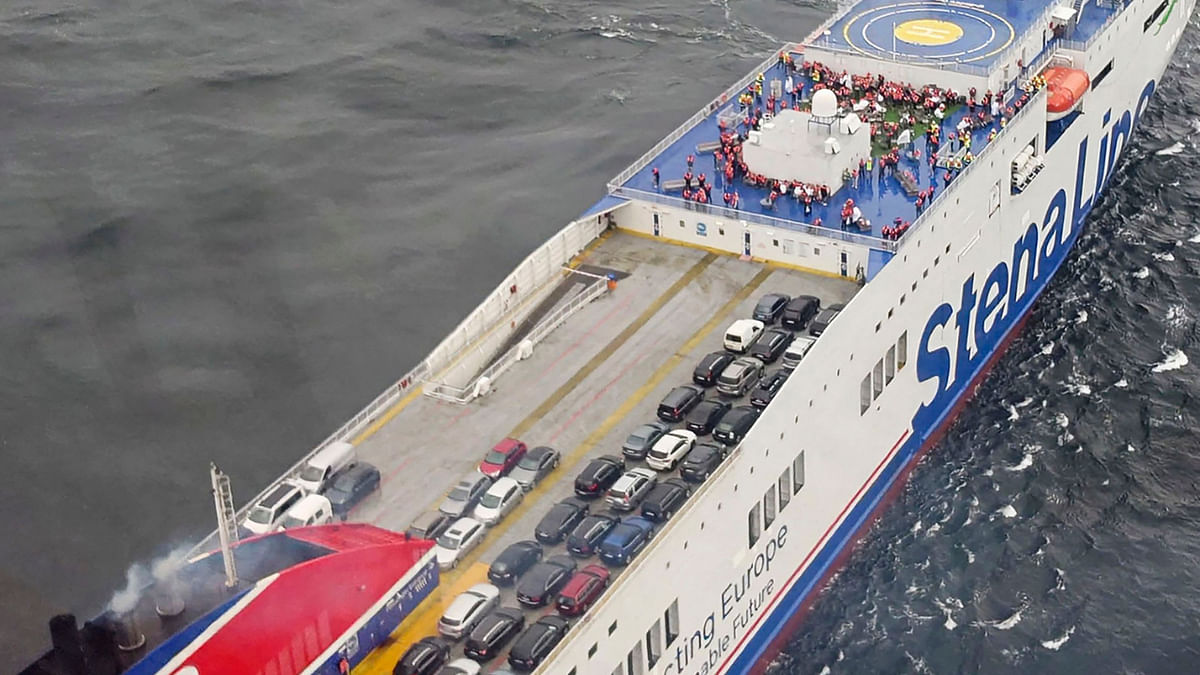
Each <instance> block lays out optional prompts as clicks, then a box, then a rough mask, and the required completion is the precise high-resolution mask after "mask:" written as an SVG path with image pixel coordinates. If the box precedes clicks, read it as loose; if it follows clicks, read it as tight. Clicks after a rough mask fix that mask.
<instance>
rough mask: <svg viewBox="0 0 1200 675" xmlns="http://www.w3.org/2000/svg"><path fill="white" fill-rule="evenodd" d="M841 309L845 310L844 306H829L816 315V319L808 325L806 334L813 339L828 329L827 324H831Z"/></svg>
mask: <svg viewBox="0 0 1200 675" xmlns="http://www.w3.org/2000/svg"><path fill="white" fill-rule="evenodd" d="M843 309H845V306H844V305H830V306H828V307H826V308H825V309H822V310H821V311H820V312H819V313H818V314H817V317H816V318H815V319H813V320H812V323H810V324H808V334H809V335H812V336H814V337H815V336H818V335H820V334H821V333H824V332H825V329H826V328H829V324H831V323H833V320H834V319H836V318H837V315H838V313H839V312H841V311H842V310H843Z"/></svg>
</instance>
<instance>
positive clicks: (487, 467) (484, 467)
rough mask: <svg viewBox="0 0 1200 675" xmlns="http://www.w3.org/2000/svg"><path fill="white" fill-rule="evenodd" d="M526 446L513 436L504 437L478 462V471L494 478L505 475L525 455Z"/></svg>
mask: <svg viewBox="0 0 1200 675" xmlns="http://www.w3.org/2000/svg"><path fill="white" fill-rule="evenodd" d="M526 451H528V448H527V447H526V446H525V444H524V443H522V442H521V441H518V440H517V439H515V438H506V439H504V440H502V441H500V442H499V443H497V444H496V445H495V446H493V447H492V449H491V451H489V452H488V454H486V455H484V457H483V461H481V462H480V463H479V473H481V474H483V475H485V476H487V477H488V478H491V479H492V480H495V479H497V478H499V477H501V476H507V475H508V472H509V471H512V470H513V468H514V467H516V466H517V462H520V461H521V458H522V457H524V456H525V453H526Z"/></svg>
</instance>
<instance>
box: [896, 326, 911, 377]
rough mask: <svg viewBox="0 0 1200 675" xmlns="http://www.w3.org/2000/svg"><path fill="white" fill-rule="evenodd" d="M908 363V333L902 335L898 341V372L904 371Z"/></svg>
mask: <svg viewBox="0 0 1200 675" xmlns="http://www.w3.org/2000/svg"><path fill="white" fill-rule="evenodd" d="M906 363H908V331H904V332H903V333H901V334H900V339H899V340H896V370H904V365H905V364H906Z"/></svg>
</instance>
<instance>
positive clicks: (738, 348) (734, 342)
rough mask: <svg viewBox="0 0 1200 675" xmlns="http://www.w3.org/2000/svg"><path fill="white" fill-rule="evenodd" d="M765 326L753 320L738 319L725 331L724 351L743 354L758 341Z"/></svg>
mask: <svg viewBox="0 0 1200 675" xmlns="http://www.w3.org/2000/svg"><path fill="white" fill-rule="evenodd" d="M764 328H766V324H764V323H763V322H761V321H757V320H755V319H738V320H737V321H734V322H733V323H731V324H729V328H726V329H725V338H724V344H725V349H728V350H729V351H731V352H734V353H736V354H745V353H746V350H747V349H750V347H751V346H752V345H753V344H754V342H755V341H756V340H758V336H759V335H761V334H762V332H763V329H764Z"/></svg>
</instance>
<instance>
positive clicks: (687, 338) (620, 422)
mask: <svg viewBox="0 0 1200 675" xmlns="http://www.w3.org/2000/svg"><path fill="white" fill-rule="evenodd" d="M585 256H586V260H585V262H587V263H589V264H592V265H598V266H601V267H607V268H612V269H616V270H620V271H622V272H627V273H628V274H629V276H628V277H627V278H625V279H623V280H622V281H621V282H620V284H619V285H618V287H617V288H616V289H615V290H614V291H612V292H610V293H608V294H606V295H604V296H602V297H601V298H600V299H599V300H597V301H594V302H592V303H591V304H589V305H587V306H585V307H584V308H583V309H581V310H580V311H579V312H578V313H576V314H575V315H574V316H572V317H571V318H570V319H569V320H568V321H567V322H566V323H565V324H564V325H562V326H560V327H559V328H558V329H557V330H556V331H555V332H554V333H552V334H551V335H550V336H549V337H548V338H547V339H545V340H544V341H543V342H541V343H540V344H539V345H538V347H537V348H536V349H535V350H534V353H533V356H532V357H530V358H529V359H527V360H525V361H522V362H520V363H518V364H517V365H516V366H514V367H513V368H512V369H510V370H509V371H508V372H507V373H505V374H504V375H503V376H502V377H501V378H500V379H499V380H498V381H497V382H496V383H495V390H494V391H493V392H492V393H491V394H489V395H488V396H486V397H483V398H480V399H476V400H475V401H474V402H472V403H470V404H468V405H465V406H460V405H455V404H452V403H447V402H444V401H440V400H436V399H433V398H430V397H426V396H419V395H415V396H410V397H409V398H407V399H405V400H404V401H401V402H400V403H399V404H397V406H395V407H394V408H393V409H392V410H390V411H389V412H388V413H387V414H385V415H384V416H383V417H381V418H380V419H379V421H377V422H376V423H375V424H374V425H372V426H371V427H369V428H367V429H366V430H364V431H363V432H362V433H361V434H359V436H358V437H357V438H356V439H355V444H356V445H357V447H358V453H359V457H360V458H361V459H363V460H365V461H368V462H371V463H373V464H375V465H376V466H378V467H379V469H380V471H381V472H382V474H383V485H382V488H381V489H380V491H379V493H378V494H376V495H374V496H372V497H371V498H370V499H368V500H367V501H366V502H365V503H364V504H363V505H361V506H360V507H359V509H358V510H357V511H355V512H354V513H353V514H352V520H362V521H368V522H371V523H374V524H376V525H379V526H381V527H385V528H388V529H392V530H396V531H402V530H404V529H405V528H407V527H408V525H409V523H410V522H411V521H412V520H413V519H414V518H415V517H417V516H418V515H419V514H421V513H422V512H424V511H426V510H432V509H436V508H437V506H438V504H440V503H441V501H442V499H443V498H444V496H445V494H446V493H447V492H448V491H449V490H450V488H452V487H453V485H454V484H455V482H457V480H458V479H459V478H460V477H461V476H462V475H464V474H466V473H467V472H469V471H471V470H473V469H474V468H475V467H476V465H477V464H478V462H479V460H480V459H481V458H482V457H483V455H484V454H485V453H486V452H487V451H488V449H489V448H491V446H492V445H493V444H494V443H495V442H496V441H498V440H500V439H502V438H504V437H506V436H512V437H515V438H519V439H521V440H523V441H525V442H526V443H527V444H528V445H529V446H530V447H533V446H536V445H549V446H551V447H554V448H556V449H558V450H559V452H561V453H562V461H561V464H560V466H559V468H558V469H557V470H556V471H555V472H554V473H552V474H551V475H550V476H549V477H547V478H546V479H545V480H544V481H543V482H542V483H541V484H540V485H538V486H537V487H535V488H534V489H533V490H532V491H531V492H530V493H529V494H528V495H527V496H526V498H525V500H524V502H523V503H522V504H521V505H520V506H519V507H518V508H517V509H516V510H515V511H513V512H512V513H510V514H509V515H508V516H507V517H506V518H504V519H503V520H502V521H500V523H499V524H497V525H496V526H494V527H492V528H490V531H489V532H488V534H487V537H486V539H485V540H484V542H483V543H482V544H481V545H480V546H479V547H478V548H477V549H476V550H475V551H473V552H471V553H470V554H468V555H467V556H466V557H465V558H464V559H463V561H462V562H461V563H460V565H459V567H458V568H457V569H454V570H447V571H445V572H443V574H442V580H441V583H440V585H439V587H438V589H437V590H436V591H435V594H434V595H433V596H431V597H430V598H429V599H427V600H426V601H425V602H424V603H423V605H422V606H421V607H419V608H418V609H417V610H416V611H415V612H414V613H413V615H412V616H410V617H409V619H408V620H407V621H406V622H405V623H404V624H402V626H401V630H400V631H399V632H398V633H397V634H396V635H395V636H393V639H392V640H391V641H390V642H389V643H388V644H387V645H385V646H384V647H382V648H380V649H379V650H377V651H376V653H375V654H373V655H372V656H371V657H369V658H368V660H367V661H365V662H364V663H363V664H362V665H361V666H360V667H358V668H356V669H355V671H356V672H359V671H362V672H368V673H390V672H391V669H392V667H393V666H394V665H395V663H396V661H397V660H398V659H399V657H400V656H401V655H402V654H403V652H404V650H405V649H407V648H408V646H409V645H411V644H412V643H413V642H415V641H416V640H418V639H420V638H421V637H424V636H426V635H435V634H436V622H437V619H438V618H439V617H440V616H441V614H442V612H443V610H444V609H445V607H446V606H447V605H448V604H449V602H450V601H451V600H452V599H453V598H454V597H455V595H457V594H458V593H459V592H461V591H463V590H465V589H466V588H468V587H469V586H471V585H472V584H475V583H480V582H485V581H486V580H487V579H486V573H487V568H488V564H489V563H490V562H491V560H492V559H493V558H494V557H495V556H496V555H497V554H498V553H499V552H500V551H501V550H503V548H504V547H505V546H507V545H509V544H511V543H513V542H515V541H518V540H522V539H532V538H533V530H534V526H535V525H536V524H537V522H538V521H539V520H540V519H541V518H542V516H543V515H544V514H545V512H546V511H547V510H548V509H549V508H550V506H552V505H553V504H554V503H556V502H557V501H558V500H560V499H563V498H565V497H568V496H572V495H573V480H574V477H575V475H576V473H578V471H579V470H580V469H581V468H582V466H583V465H584V464H586V461H587V460H589V459H591V458H593V457H596V456H599V455H603V454H618V455H619V454H620V448H621V444H622V442H623V441H624V439H625V437H626V436H627V435H628V434H629V432H630V431H631V430H632V429H633V428H634V427H636V426H637V425H639V424H642V423H644V422H647V421H650V420H653V419H655V409H656V408H657V406H658V402H659V400H660V399H661V398H662V396H663V395H665V393H666V392H667V391H669V390H670V389H671V388H672V387H675V386H677V385H679V384H684V383H688V382H690V381H691V371H692V368H693V367H694V366H695V364H696V362H697V361H698V360H699V359H700V357H701V356H702V355H703V354H705V353H707V352H710V351H715V350H719V349H721V342H722V335H723V332H724V329H725V328H726V326H728V324H729V323H730V322H732V321H733V320H734V319H737V318H745V317H748V316H749V315H750V311H751V309H752V308H753V306H754V303H755V302H756V301H757V299H758V297H759V296H760V295H762V294H763V293H766V292H768V291H778V292H782V293H787V294H789V295H799V294H810V295H816V296H818V297H820V298H821V300H822V304H832V303H836V302H846V301H847V300H848V299H849V298H850V297H851V296H853V295H854V293H855V292H856V291H857V290H858V287H857V286H856V285H855V284H854V283H852V282H849V281H845V280H842V279H838V278H833V277H827V276H820V275H817V274H813V273H808V272H803V271H799V270H795V269H789V268H784V267H781V266H777V265H770V264H763V263H757V262H745V261H743V260H740V259H738V258H736V257H733V256H730V255H725V254H718V253H712V252H707V251H704V250H699V249H694V248H687V247H683V246H676V245H671V244H664V243H661V242H656V241H653V240H650V239H648V238H644V237H639V236H635V235H632V234H629V233H625V232H615V233H612V234H611V235H609V236H607V237H606V238H604V239H602V240H601V242H600V243H599V244H598V245H594V246H593V247H592V248H591V249H590V250H589V251H588V252H587V253H585ZM774 367H778V365H777V364H776V365H775V366H774ZM708 395H709V396H714V395H715V393H711V392H710V393H709V394H708ZM745 399H747V397H743V398H742V399H740V400H739V401H738V403H746V402H747V401H746V400H745ZM676 426H678V425H676ZM636 464H639V463H637V462H630V466H631V467H632V466H634V465H636ZM664 477H665V476H664ZM592 510H593V511H594V512H596V511H606V510H607V507H606V506H604V505H603V502H594V503H593V509H592ZM565 552H566V550H565V546H564V545H562V544H559V545H557V546H548V547H546V555H547V556H549V555H554V554H558V553H565ZM596 561H597V560H593V562H596ZM580 562H581V565H580V566H582V565H583V564H587V563H586V562H585V561H580ZM613 572H614V577H615V576H616V575H618V574H619V570H617V569H614V570H613ZM501 604H502V605H503V606H512V607H517V606H518V604H517V602H516V599H515V594H514V591H513V590H512V588H511V587H510V588H505V589H502V594H501ZM551 611H554V610H553V608H552V607H549V608H546V609H542V610H537V613H538V614H540V613H544V612H551ZM527 618H528V622H530V623H531V622H532V621H533V620H535V617H534V614H533V613H532V612H531V613H528V614H527ZM579 621H587V616H586V615H585V616H584V617H582V618H578V619H573V620H572V623H575V622H579ZM460 651H461V641H460V643H459V645H458V647H457V648H456V655H461V654H460ZM505 658H506V654H501V655H500V656H499V657H497V658H495V659H493V660H492V661H491V662H489V664H488V666H487V667H485V671H487V670H490V669H493V668H496V667H499V666H500V664H502V663H504V662H505V661H504V660H505Z"/></svg>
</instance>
